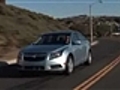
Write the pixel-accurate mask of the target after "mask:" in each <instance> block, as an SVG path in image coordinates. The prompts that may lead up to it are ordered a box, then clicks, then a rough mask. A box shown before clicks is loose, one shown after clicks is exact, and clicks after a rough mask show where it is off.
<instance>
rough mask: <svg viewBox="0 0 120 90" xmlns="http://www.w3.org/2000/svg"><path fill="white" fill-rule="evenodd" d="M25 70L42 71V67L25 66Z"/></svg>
mask: <svg viewBox="0 0 120 90" xmlns="http://www.w3.org/2000/svg"><path fill="white" fill-rule="evenodd" d="M24 68H25V69H28V70H32V69H34V70H39V69H40V70H44V66H25V67H24Z"/></svg>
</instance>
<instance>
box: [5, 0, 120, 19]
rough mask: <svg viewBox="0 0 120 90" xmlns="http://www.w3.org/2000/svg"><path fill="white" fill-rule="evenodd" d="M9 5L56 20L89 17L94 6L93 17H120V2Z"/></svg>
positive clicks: (34, 0)
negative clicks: (90, 7)
mask: <svg viewBox="0 0 120 90" xmlns="http://www.w3.org/2000/svg"><path fill="white" fill-rule="evenodd" d="M6 1H7V4H12V5H14V6H17V7H21V8H26V9H29V10H32V11H35V12H38V13H43V14H46V15H49V16H52V17H54V18H65V17H70V16H77V15H84V14H85V15H89V5H90V4H92V15H94V16H100V15H109V16H120V0H102V3H99V0H6Z"/></svg>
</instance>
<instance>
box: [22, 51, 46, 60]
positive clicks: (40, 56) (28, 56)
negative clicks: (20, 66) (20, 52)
mask: <svg viewBox="0 0 120 90" xmlns="http://www.w3.org/2000/svg"><path fill="white" fill-rule="evenodd" d="M45 59H46V54H43V53H39V54H38V53H37V54H36V53H35V54H33V53H32V54H31V53H30V54H24V60H25V61H43V60H45Z"/></svg>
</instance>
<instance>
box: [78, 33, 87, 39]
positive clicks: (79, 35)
mask: <svg viewBox="0 0 120 90" xmlns="http://www.w3.org/2000/svg"><path fill="white" fill-rule="evenodd" d="M77 36H78V38H79V40H87V39H86V37H85V36H84V35H82V34H81V33H79V32H78V33H77Z"/></svg>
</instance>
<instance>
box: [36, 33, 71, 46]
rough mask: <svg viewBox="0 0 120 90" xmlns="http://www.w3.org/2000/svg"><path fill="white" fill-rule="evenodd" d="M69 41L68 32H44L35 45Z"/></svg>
mask: <svg viewBox="0 0 120 90" xmlns="http://www.w3.org/2000/svg"><path fill="white" fill-rule="evenodd" d="M69 43H70V33H54V34H44V35H42V36H41V37H40V38H39V40H38V41H37V42H36V43H35V45H65V44H69Z"/></svg>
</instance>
